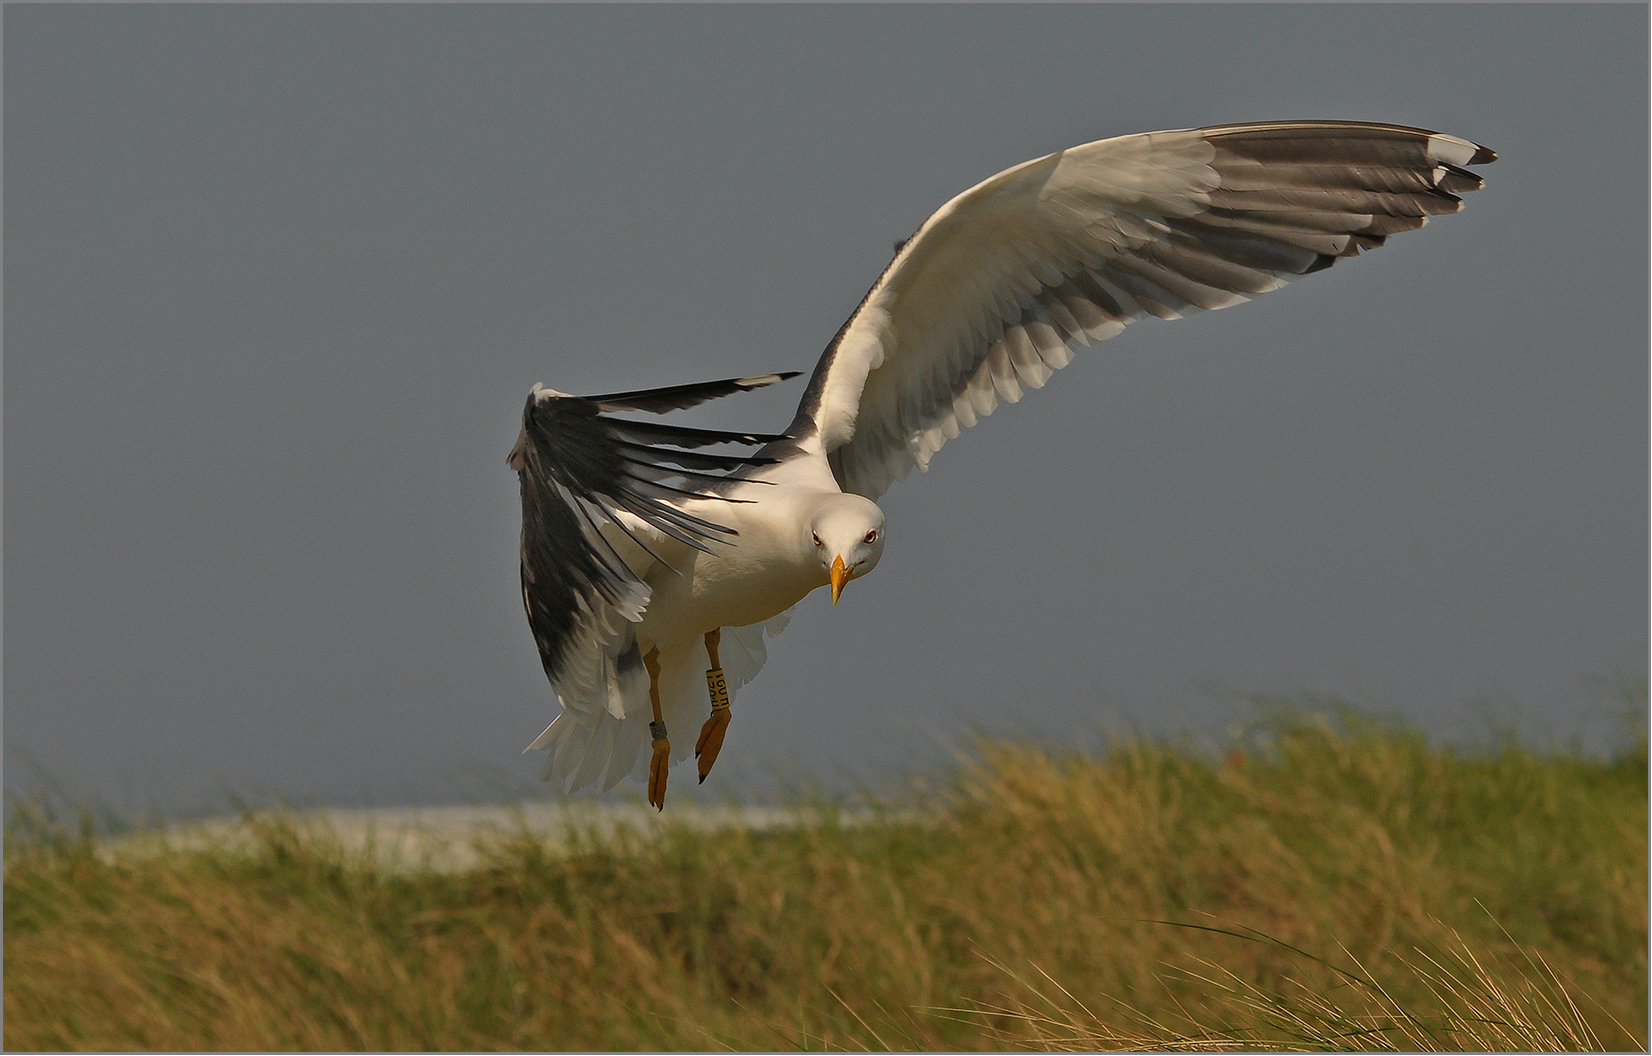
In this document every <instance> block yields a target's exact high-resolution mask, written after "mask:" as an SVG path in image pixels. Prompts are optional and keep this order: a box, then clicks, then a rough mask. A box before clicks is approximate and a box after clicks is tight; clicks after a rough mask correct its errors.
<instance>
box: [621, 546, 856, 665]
mask: <svg viewBox="0 0 1652 1056" xmlns="http://www.w3.org/2000/svg"><path fill="white" fill-rule="evenodd" d="M714 549H715V551H716V552H715V553H711V554H703V553H695V554H694V556H693V558H691V559H690V560H689V561H688V562H686V563H685V564H686V567H684V565H679V566H678V570H677V572H680V573H681V574H680V575H679V574H677V573H674V572H672V571H670V570H669V569H663V568H662V569H658V570H656V572H655V574H654V575H652V576H650V577H649V586H650V587H651V588H652V589H653V592H654V596H653V599H652V600H651V601H650V602H649V605H648V608H647V610H646V611H645V612H644V613H643V618H642V623H641V625H640V626H639V627H638V628H637V635H638V637H639V638H643V639H647V640H649V641H652V642H653V643H655V644H657V645H659V647H660V648H661V650H662V651H664V650H668V649H672V648H674V647H675V646H677V645H678V644H679V643H686V642H691V641H693V640H694V639H696V638H698V637H699V636H701V635H704V634H705V633H706V632H707V631H711V630H715V629H717V628H719V627H746V626H749V625H751V624H754V623H762V622H763V621H764V620H769V619H772V618H774V617H775V616H778V615H780V614H781V613H782V612H785V611H786V610H787V609H789V608H791V607H792V606H793V605H796V604H797V603H798V602H799V601H801V600H803V596H804V595H805V594H807V593H809V591H811V590H814V589H815V588H816V587H820V586H823V585H825V582H826V577H825V573H824V570H823V569H820V568H819V567H818V565H817V567H816V568H815V569H814V570H812V571H811V569H810V568H809V566H808V565H799V564H797V563H796V562H793V561H789V560H774V559H773V558H774V557H775V556H776V555H765V554H764V553H762V552H761V551H755V550H748V549H744V548H742V547H740V546H738V545H735V546H731V547H725V546H716V547H714ZM765 557H768V558H769V560H765Z"/></svg>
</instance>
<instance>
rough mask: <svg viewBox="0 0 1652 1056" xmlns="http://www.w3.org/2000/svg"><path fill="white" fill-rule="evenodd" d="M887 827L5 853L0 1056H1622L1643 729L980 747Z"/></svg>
mask: <svg viewBox="0 0 1652 1056" xmlns="http://www.w3.org/2000/svg"><path fill="white" fill-rule="evenodd" d="M900 807H901V809H900V810H898V811H892V812H890V813H889V814H888V815H887V816H885V817H882V818H881V819H879V818H875V819H874V820H872V821H870V822H866V821H857V822H856V823H855V824H840V823H839V822H838V820H836V819H834V817H833V816H832V814H831V812H830V811H827V812H825V813H824V814H811V815H808V818H809V819H810V820H807V821H804V822H800V823H799V824H798V825H797V826H795V827H791V828H782V829H771V830H767V831H744V830H730V831H722V832H711V833H707V832H695V831H689V830H686V829H679V830H670V829H668V830H667V831H666V832H665V833H664V834H663V835H659V836H656V837H653V838H649V839H643V838H641V837H639V836H637V835H636V834H635V833H627V832H626V831H624V830H622V831H620V832H618V833H614V834H610V835H599V834H597V833H589V834H586V835H585V836H584V837H582V838H580V839H577V840H575V841H573V843H572V844H571V845H566V846H561V847H552V846H550V845H548V844H547V843H545V842H544V841H543V840H542V839H539V838H537V837H534V836H531V835H529V834H527V833H526V832H523V833H520V834H517V835H514V836H502V837H498V838H495V839H493V840H491V841H490V842H488V843H487V844H486V846H484V847H483V848H482V849H481V850H482V858H481V861H480V863H479V864H478V865H476V866H475V867H474V868H470V869H467V870H465V871H462V872H445V873H444V872H436V871H432V870H426V869H418V868H399V869H388V868H385V867H383V866H382V865H381V864H377V863H375V861H374V860H373V859H371V858H367V857H363V856H361V855H359V854H352V853H349V852H346V851H345V850H343V849H342V848H341V847H340V846H339V845H338V844H337V843H336V841H330V840H329V839H328V837H327V834H326V833H325V832H316V831H313V830H306V829H305V828H304V827H303V826H300V825H298V824H297V823H295V822H294V821H292V820H291V819H281V818H273V819H272V818H268V817H265V818H254V819H249V821H248V823H247V824H248V825H251V826H253V827H254V828H255V829H256V838H255V839H253V840H251V841H250V842H243V843H241V844H237V845H236V846H235V847H230V846H228V845H226V846H224V847H222V848H219V849H218V850H216V851H203V850H193V851H182V850H180V851H175V852H171V853H165V854H159V855H153V856H143V857H139V856H110V855H108V854H105V853H99V839H98V838H97V837H95V836H92V835H91V834H90V833H89V832H87V831H83V832H69V831H65V830H63V829H61V828H55V827H52V826H40V825H38V824H37V825H36V828H35V831H34V832H33V833H32V834H28V833H23V832H22V831H21V830H16V829H14V831H13V832H12V833H9V834H8V839H7V845H6V872H5V967H6V973H5V1019H4V1041H5V1045H6V1048H8V1049H11V1050H19V1049H128V1048H135V1049H253V1050H262V1049H363V1048H366V1049H722V1048H732V1049H747V1048H764V1049H772V1048H783V1049H817V1048H849V1049H862V1048H880V1049H890V1048H893V1049H937V1048H945V1049H1006V1048H1011V1049H1054V1050H1062V1049H1085V1050H1094V1049H1106V1048H1115V1049H1116V1048H1136V1049H1140V1048H1165V1049H1220V1048H1236V1047H1237V1048H1245V1049H1267V1048H1272V1049H1396V1048H1398V1049H1493V1050H1496V1049H1506V1048H1513V1049H1588V1048H1607V1049H1630V1048H1633V1049H1644V1048H1645V1047H1646V1043H1647V1000H1648V994H1647V899H1648V891H1647V825H1648V818H1647V754H1646V745H1645V740H1644V738H1643V739H1642V740H1641V741H1640V743H1639V744H1638V745H1637V746H1636V747H1635V748H1633V749H1631V750H1628V751H1625V752H1623V753H1622V754H1620V755H1619V756H1617V757H1615V758H1612V759H1606V760H1602V759H1591V758H1587V757H1584V756H1582V755H1579V754H1577V753H1573V752H1566V751H1552V752H1538V751H1534V750H1531V749H1528V748H1526V747H1522V746H1520V745H1518V744H1514V743H1508V744H1505V745H1503V746H1501V747H1499V748H1496V749H1494V750H1487V751H1483V752H1478V753H1465V752H1460V751H1453V750H1449V749H1444V750H1442V749H1437V748H1432V747H1430V746H1429V745H1428V744H1427V742H1426V740H1425V739H1424V738H1423V737H1422V736H1420V735H1418V734H1416V733H1413V732H1410V731H1407V730H1404V729H1397V728H1393V727H1391V726H1385V725H1380V724H1376V723H1373V722H1370V721H1368V720H1364V719H1360V718H1358V717H1354V716H1347V715H1344V716H1342V717H1340V718H1338V719H1334V720H1333V719H1330V718H1326V717H1323V716H1312V715H1300V714H1299V715H1296V716H1295V717H1287V718H1282V719H1280V720H1278V721H1276V722H1274V723H1273V724H1272V725H1271V726H1270V727H1269V728H1267V729H1265V730H1263V731H1261V733H1260V734H1259V735H1257V736H1253V737H1251V738H1248V739H1247V740H1245V741H1244V742H1242V743H1239V744H1237V745H1236V746H1235V748H1234V749H1233V751H1232V752H1231V753H1230V754H1228V755H1226V756H1213V755H1211V754H1209V753H1203V752H1200V751H1196V750H1194V749H1192V748H1188V747H1183V746H1177V745H1171V744H1165V743H1158V742H1149V741H1136V742H1128V743H1122V744H1119V745H1117V746H1115V747H1114V748H1113V749H1111V750H1109V751H1108V752H1106V753H1104V754H1102V755H1100V756H1087V755H1083V754H1077V753H1063V752H1059V751H1052V750H1049V749H1047V748H1042V747H1038V746H1033V745H1026V744H1009V743H987V744H983V745H981V746H980V750H979V752H978V755H977V756H976V759H975V761H974V762H972V763H970V764H968V765H965V766H963V767H961V768H960V770H959V772H957V773H956V774H953V775H951V776H949V777H948V778H947V779H946V780H945V781H944V782H941V783H939V784H938V785H935V786H932V787H930V788H929V789H927V790H923V789H920V790H919V791H916V792H914V793H913V794H912V797H911V799H910V800H909V801H906V802H903V803H902V804H900ZM640 809H642V808H639V810H640ZM667 813H668V816H669V811H668V812H667ZM15 815H16V816H17V817H19V818H22V819H24V820H25V821H26V820H28V818H29V817H30V813H29V811H28V810H27V805H26V804H22V805H18V809H17V810H16V811H15ZM35 820H36V821H37V822H38V821H39V819H38V817H36V819H35Z"/></svg>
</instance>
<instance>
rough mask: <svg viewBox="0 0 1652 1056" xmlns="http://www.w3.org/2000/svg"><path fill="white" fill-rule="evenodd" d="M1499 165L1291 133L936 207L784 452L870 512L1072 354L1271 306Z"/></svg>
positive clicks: (812, 396) (833, 362)
mask: <svg viewBox="0 0 1652 1056" xmlns="http://www.w3.org/2000/svg"><path fill="white" fill-rule="evenodd" d="M1495 158H1496V155H1495V154H1494V153H1493V152H1492V151H1490V150H1488V149H1486V148H1485V147H1481V146H1478V145H1477V144H1474V143H1470V142H1469V141H1467V140H1464V139H1458V138H1457V137H1455V136H1447V135H1442V134H1439V133H1434V132H1429V131H1426V130H1423V129H1415V128H1404V127H1400V126H1394V125H1373V124H1357V123H1351V122H1324V121H1318V122H1314V121H1291V122H1276V123H1272V124H1251V125H1224V126H1218V127H1213V128H1202V129H1190V130H1184V131H1175V132H1151V133H1146V134H1144V135H1135V136H1123V137H1120V138H1117V139H1107V140H1101V141H1099V142H1095V143H1088V144H1085V145H1083V146H1079V147H1074V148H1072V149H1070V150H1064V151H1061V152H1059V153H1056V154H1051V155H1049V156H1047V157H1043V158H1037V159H1034V160H1032V161H1029V162H1026V163H1024V164H1021V165H1017V166H1016V167H1014V168H1012V169H1008V170H1006V171H1004V172H1001V173H999V174H998V175H996V176H994V177H992V178H991V179H989V180H986V181H985V182H983V183H980V184H978V185H976V186H975V187H973V188H971V189H969V190H968V191H965V192H964V193H963V194H961V195H959V196H958V197H956V198H954V199H953V200H952V201H950V202H948V203H947V204H946V205H944V206H942V207H941V209H940V210H939V211H937V212H936V213H935V214H934V215H933V216H931V217H930V218H929V219H928V220H927V221H925V222H924V224H923V226H922V227H920V228H919V229H918V231H917V233H916V234H915V235H913V236H912V237H911V238H910V239H908V240H907V241H906V242H905V243H903V244H902V245H901V247H900V248H899V249H898V250H897V251H896V254H895V258H894V260H893V261H892V262H891V263H890V265H889V267H888V268H887V269H885V271H884V273H883V275H882V276H881V277H880V278H879V279H878V281H877V283H876V284H875V285H874V286H873V287H872V289H871V290H870V291H869V292H868V293H867V295H866V297H865V299H864V300H862V302H861V304H860V307H859V308H858V309H857V310H856V311H855V313H854V315H852V316H851V317H850V318H849V320H848V322H846V323H844V325H843V328H842V329H841V330H839V331H838V334H837V336H836V338H834V339H833V341H832V344H831V345H830V347H828V349H827V351H826V354H825V355H824V356H822V357H821V360H820V363H819V365H818V366H817V367H816V368H815V372H814V375H813V377H811V378H810V380H809V387H808V389H807V390H806V392H805V393H804V396H803V401H802V403H801V405H800V406H799V408H798V415H797V418H796V420H795V421H794V422H793V423H792V425H791V427H790V428H789V429H788V430H787V433H788V436H790V437H793V438H794V440H793V442H794V443H798V444H802V445H805V446H808V445H818V447H819V449H821V450H823V451H824V453H825V454H826V455H827V457H828V458H829V460H830V462H831V466H832V471H833V473H834V474H835V475H836V477H837V480H838V483H839V485H840V486H841V487H842V488H843V489H844V490H845V491H852V492H856V493H858V494H861V495H865V496H867V497H868V498H874V499H875V498H877V497H878V496H879V495H881V494H883V492H884V491H886V490H887V489H888V488H889V486H890V485H891V484H893V483H894V482H895V481H897V480H899V479H901V478H903V477H905V476H906V474H907V473H908V472H910V471H911V469H912V468H913V467H914V466H917V467H919V468H927V466H928V463H929V459H930V457H931V456H932V455H933V454H934V453H935V452H936V451H937V450H939V449H940V447H941V445H942V444H944V443H946V441H947V440H949V439H951V438H953V437H955V436H957V435H958V432H959V430H961V429H964V428H967V427H969V426H971V425H974V424H975V422H976V421H977V419H979V418H981V417H984V416H985V415H988V414H990V413H992V411H993V409H994V408H996V407H997V405H998V403H999V401H1000V400H1007V401H1009V402H1011V403H1013V402H1015V401H1016V400H1019V399H1020V398H1021V395H1022V393H1023V392H1024V391H1025V390H1026V389H1029V388H1039V387H1041V386H1042V385H1043V384H1044V382H1045V381H1046V380H1047V379H1048V378H1049V376H1050V374H1051V372H1053V371H1055V370H1058V369H1060V368H1061V367H1063V366H1066V365H1067V363H1068V362H1069V360H1070V359H1071V355H1072V350H1073V349H1074V348H1076V347H1078V346H1080V345H1084V344H1088V343H1090V342H1092V341H1099V340H1103V339H1105V338H1108V337H1112V336H1113V335H1114V334H1116V333H1118V332H1119V331H1121V330H1122V329H1124V327H1125V325H1126V324H1127V323H1130V322H1134V321H1135V320H1137V319H1140V318H1142V317H1144V316H1148V315H1152V316H1157V317H1159V318H1161V319H1175V318H1179V317H1180V316H1181V315H1184V314H1186V313H1188V312H1190V311H1196V310H1200V309H1212V308H1225V307H1227V306H1229V305H1232V304H1237V303H1239V302H1241V301H1245V300H1249V299H1250V298H1251V297H1253V296H1255V295H1257V294H1261V293H1266V292H1268V291H1270V290H1275V289H1278V288H1279V287H1281V286H1283V285H1285V284H1286V283H1288V282H1290V281H1291V280H1293V279H1295V278H1297V277H1298V276H1301V275H1306V274H1309V273H1311V272H1314V271H1318V270H1321V269H1323V268H1326V267H1329V266H1330V265H1331V264H1333V263H1335V262H1336V261H1337V259H1338V258H1340V257H1346V256H1353V255H1355V254H1357V253H1359V252H1360V251H1361V250H1362V249H1370V248H1373V247H1375V246H1380V245H1381V244H1382V243H1383V241H1384V240H1385V239H1386V238H1387V236H1388V235H1391V234H1394V233H1396V232H1399V231H1409V230H1413V229H1415V228H1419V227H1421V226H1423V224H1424V223H1425V222H1426V220H1427V218H1428V216H1429V215H1430V214H1435V213H1451V212H1456V211H1457V210H1458V209H1459V208H1460V207H1461V205H1462V201H1461V199H1460V198H1458V197H1457V192H1461V191H1470V190H1475V189H1477V188H1478V187H1479V186H1480V179H1479V177H1477V176H1475V175H1474V174H1472V173H1471V172H1469V171H1468V170H1467V169H1466V168H1465V166H1467V165H1475V164H1481V163H1484V162H1489V161H1493V160H1495Z"/></svg>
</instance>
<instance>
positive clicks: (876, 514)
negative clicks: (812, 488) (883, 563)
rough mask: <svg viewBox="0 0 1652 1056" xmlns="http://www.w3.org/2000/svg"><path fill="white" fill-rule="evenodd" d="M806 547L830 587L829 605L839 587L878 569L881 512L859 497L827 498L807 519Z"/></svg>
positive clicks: (875, 504)
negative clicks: (813, 556)
mask: <svg viewBox="0 0 1652 1056" xmlns="http://www.w3.org/2000/svg"><path fill="white" fill-rule="evenodd" d="M808 531H809V535H808V538H807V541H808V544H809V546H811V547H812V548H813V549H814V552H815V556H816V557H818V558H819V559H820V567H821V568H823V569H825V571H826V577H827V580H828V582H830V583H831V584H832V604H833V605H836V604H837V599H838V595H839V594H842V593H843V585H844V584H845V583H847V582H849V580H850V579H852V578H854V577H856V576H864V575H865V574H866V573H868V572H870V571H872V569H874V568H876V567H878V558H880V557H882V556H883V511H882V510H880V509H879V508H878V504H877V503H875V502H873V501H872V500H871V499H868V498H863V497H861V496H859V495H830V496H827V497H826V498H824V499H822V500H821V502H820V504H819V505H818V506H817V507H816V509H815V512H814V516H813V517H811V518H810V519H809V526H808Z"/></svg>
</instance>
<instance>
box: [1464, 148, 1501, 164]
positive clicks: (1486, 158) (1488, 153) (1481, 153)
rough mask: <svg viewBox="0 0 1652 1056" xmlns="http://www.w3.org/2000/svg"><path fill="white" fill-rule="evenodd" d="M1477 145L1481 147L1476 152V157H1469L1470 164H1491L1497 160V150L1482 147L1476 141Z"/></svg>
mask: <svg viewBox="0 0 1652 1056" xmlns="http://www.w3.org/2000/svg"><path fill="white" fill-rule="evenodd" d="M1475 146H1476V147H1477V148H1479V149H1477V150H1476V151H1475V152H1474V157H1472V158H1470V159H1468V163H1469V164H1470V165H1490V164H1491V163H1492V162H1494V161H1496V160H1497V152H1496V151H1495V150H1492V149H1491V148H1490V147H1482V146H1480V145H1479V144H1478V143H1476V144H1475Z"/></svg>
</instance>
